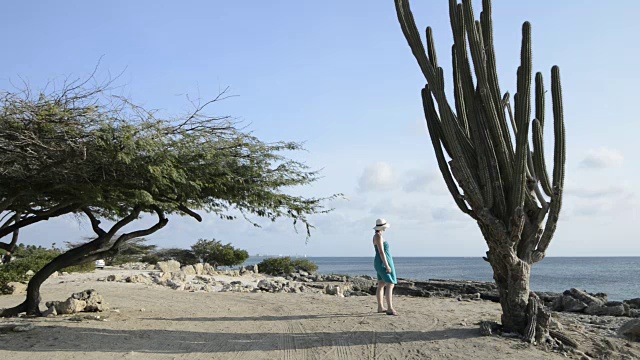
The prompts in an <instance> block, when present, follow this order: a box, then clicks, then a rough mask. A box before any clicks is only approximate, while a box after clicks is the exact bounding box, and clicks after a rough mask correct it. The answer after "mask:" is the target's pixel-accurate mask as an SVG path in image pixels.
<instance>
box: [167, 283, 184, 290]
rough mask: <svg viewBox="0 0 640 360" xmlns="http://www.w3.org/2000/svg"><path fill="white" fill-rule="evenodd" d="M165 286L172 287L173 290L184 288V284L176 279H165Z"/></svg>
mask: <svg viewBox="0 0 640 360" xmlns="http://www.w3.org/2000/svg"><path fill="white" fill-rule="evenodd" d="M166 284H167V286H168V287H170V288H172V289H173V290H180V291H182V290H184V288H185V284H184V283H183V282H181V281H177V280H167V282H166Z"/></svg>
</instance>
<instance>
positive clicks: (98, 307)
mask: <svg viewBox="0 0 640 360" xmlns="http://www.w3.org/2000/svg"><path fill="white" fill-rule="evenodd" d="M71 298H73V299H76V300H81V301H84V302H85V307H84V309H83V311H85V312H98V311H104V310H107V307H106V305H105V304H104V299H103V297H102V295H100V294H98V293H97V292H96V291H95V290H94V289H89V290H85V291H81V292H77V293H75V294H73V295H71Z"/></svg>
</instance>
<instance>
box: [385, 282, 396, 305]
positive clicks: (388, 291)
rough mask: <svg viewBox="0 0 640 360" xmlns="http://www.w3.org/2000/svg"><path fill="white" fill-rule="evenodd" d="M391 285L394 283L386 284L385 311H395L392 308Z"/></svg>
mask: <svg viewBox="0 0 640 360" xmlns="http://www.w3.org/2000/svg"><path fill="white" fill-rule="evenodd" d="M393 287H394V284H386V294H385V295H386V298H387V312H395V309H394V308H393Z"/></svg>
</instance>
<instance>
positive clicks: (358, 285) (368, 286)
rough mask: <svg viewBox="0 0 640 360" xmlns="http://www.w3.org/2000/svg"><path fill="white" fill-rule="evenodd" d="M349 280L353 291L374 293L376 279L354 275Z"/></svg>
mask: <svg viewBox="0 0 640 360" xmlns="http://www.w3.org/2000/svg"><path fill="white" fill-rule="evenodd" d="M350 281H351V283H352V284H353V290H354V291H362V292H366V293H369V294H375V293H376V287H377V281H375V280H371V279H366V278H364V277H361V276H356V277H352V278H351V279H350Z"/></svg>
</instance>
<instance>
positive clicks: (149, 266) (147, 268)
mask: <svg viewBox="0 0 640 360" xmlns="http://www.w3.org/2000/svg"><path fill="white" fill-rule="evenodd" d="M155 269H156V266H155V265H153V264H149V265H147V267H146V269H145V270H149V271H151V270H155Z"/></svg>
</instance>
